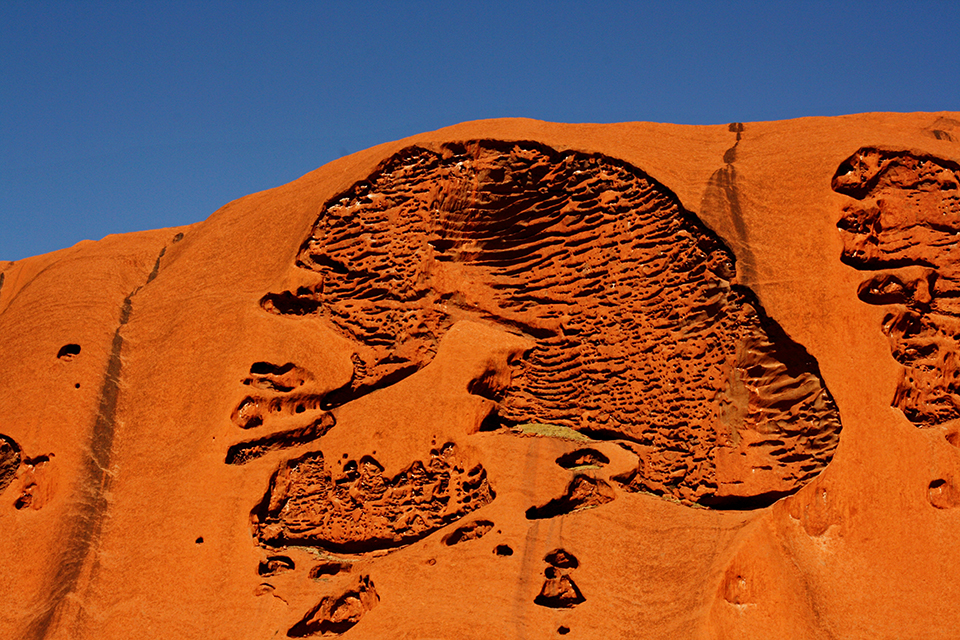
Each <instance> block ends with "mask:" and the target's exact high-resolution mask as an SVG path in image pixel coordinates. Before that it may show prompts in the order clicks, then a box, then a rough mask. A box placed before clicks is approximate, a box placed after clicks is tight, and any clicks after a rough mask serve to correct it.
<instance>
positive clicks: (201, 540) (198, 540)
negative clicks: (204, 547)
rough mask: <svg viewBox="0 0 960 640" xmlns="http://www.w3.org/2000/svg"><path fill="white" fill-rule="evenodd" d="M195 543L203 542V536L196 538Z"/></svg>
mask: <svg viewBox="0 0 960 640" xmlns="http://www.w3.org/2000/svg"><path fill="white" fill-rule="evenodd" d="M197 544H203V536H200V537H199V538H197Z"/></svg>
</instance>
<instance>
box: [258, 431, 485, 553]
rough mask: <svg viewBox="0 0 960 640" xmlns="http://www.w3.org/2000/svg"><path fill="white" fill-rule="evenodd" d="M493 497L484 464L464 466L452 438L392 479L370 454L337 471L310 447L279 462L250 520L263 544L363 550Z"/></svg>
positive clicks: (392, 543)
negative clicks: (311, 450) (303, 452)
mask: <svg viewBox="0 0 960 640" xmlns="http://www.w3.org/2000/svg"><path fill="white" fill-rule="evenodd" d="M493 498H494V492H493V490H492V489H491V487H490V484H489V482H487V472H486V470H485V469H484V468H483V467H482V466H481V465H475V466H474V467H472V468H470V469H469V470H467V468H466V467H465V466H463V462H462V461H461V460H460V458H459V456H458V454H457V451H456V446H455V445H453V444H449V443H448V444H447V445H445V446H443V447H441V448H440V449H435V450H432V451H431V452H430V457H429V459H428V460H427V461H426V464H425V463H424V462H421V461H419V460H418V461H415V462H413V463H412V464H410V465H409V466H408V467H407V468H406V469H404V470H403V471H401V472H400V473H399V474H397V475H396V476H395V477H393V478H390V477H385V476H384V475H383V468H382V467H381V466H380V464H379V463H378V462H377V461H376V460H374V459H373V458H371V457H369V456H365V457H364V458H362V459H361V460H360V461H359V463H357V462H356V461H348V462H347V463H346V464H345V465H344V467H343V468H342V469H339V470H338V469H336V465H331V464H329V463H325V461H324V457H323V454H322V453H321V452H319V451H314V452H311V453H307V454H305V455H303V456H301V457H299V458H295V459H293V460H288V461H286V462H284V463H283V464H281V465H280V468H279V469H278V470H277V472H276V473H275V474H274V475H273V478H272V479H271V481H270V488H269V490H268V491H267V494H266V495H265V496H264V499H263V501H262V502H261V504H260V505H259V506H258V507H257V508H256V509H254V511H253V513H252V514H251V518H252V524H253V530H254V535H255V536H256V538H257V540H258V541H259V542H260V544H261V545H263V546H265V547H283V546H286V545H303V546H315V547H319V548H321V549H325V550H327V551H333V552H337V553H367V552H371V551H379V550H383V549H391V548H396V547H401V546H405V545H407V544H410V543H411V542H415V541H417V540H419V539H421V538H423V537H426V536H428V535H430V534H431V533H433V532H434V531H436V530H438V529H440V528H442V527H445V526H447V525H448V524H450V523H452V522H456V521H457V520H459V519H461V518H463V517H464V516H465V515H467V514H468V513H470V512H472V511H475V510H477V509H479V508H480V507H483V506H484V505H487V504H489V503H490V502H491V501H492V500H493Z"/></svg>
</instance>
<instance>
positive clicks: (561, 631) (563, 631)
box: [557, 626, 570, 636]
mask: <svg viewBox="0 0 960 640" xmlns="http://www.w3.org/2000/svg"><path fill="white" fill-rule="evenodd" d="M557 633H559V634H560V635H562V636H565V635H567V634H568V633H570V627H563V626H561V627H560V628H559V629H557Z"/></svg>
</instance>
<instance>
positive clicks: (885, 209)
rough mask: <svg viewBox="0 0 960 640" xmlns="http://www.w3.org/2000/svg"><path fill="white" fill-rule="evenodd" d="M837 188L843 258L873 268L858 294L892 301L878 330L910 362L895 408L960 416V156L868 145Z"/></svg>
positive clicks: (871, 300)
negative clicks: (844, 199) (842, 199)
mask: <svg viewBox="0 0 960 640" xmlns="http://www.w3.org/2000/svg"><path fill="white" fill-rule="evenodd" d="M833 189H834V190H835V191H837V192H838V193H842V194H844V195H847V196H850V198H852V199H853V202H850V203H848V204H847V205H845V206H844V207H843V212H842V215H841V218H840V221H839V222H838V223H837V228H838V229H839V230H840V235H841V237H842V238H843V253H842V255H841V259H842V260H843V262H844V263H845V264H848V265H850V266H852V267H854V268H856V269H859V270H861V271H871V272H875V274H874V275H872V276H871V277H870V278H868V279H867V280H865V281H864V282H863V283H862V284H861V285H860V288H859V290H858V292H857V293H858V296H859V298H860V299H861V300H863V301H864V302H866V303H868V304H874V305H889V306H890V308H891V311H890V313H888V314H887V316H886V317H885V318H884V320H883V324H882V326H881V329H882V331H883V333H884V334H885V335H886V336H887V338H888V340H889V342H890V351H891V354H892V355H893V358H894V359H895V360H896V361H897V362H899V363H900V364H901V365H903V371H902V375H901V377H900V380H899V383H898V385H897V391H896V394H895V395H894V398H893V402H892V404H893V406H895V407H897V408H898V409H900V410H901V411H902V412H903V414H904V415H905V416H906V417H907V419H908V420H910V421H911V422H913V423H914V424H915V425H917V426H918V427H933V426H936V425H940V424H943V423H944V422H947V421H949V420H953V419H956V418H960V164H957V163H956V162H952V161H949V160H944V159H942V158H936V157H933V156H926V155H920V154H915V153H909V152H905V151H889V150H882V149H876V148H872V147H864V148H861V149H860V150H858V151H857V152H856V153H855V154H853V155H852V156H850V157H849V158H848V159H847V160H845V161H844V162H843V163H841V165H840V167H839V168H838V169H837V172H836V174H835V175H834V178H833Z"/></svg>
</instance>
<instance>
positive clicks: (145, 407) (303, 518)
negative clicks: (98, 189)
mask: <svg viewBox="0 0 960 640" xmlns="http://www.w3.org/2000/svg"><path fill="white" fill-rule="evenodd" d="M958 184H960V114H956V113H954V114H950V113H941V114H908V115H893V114H866V115H858V116H845V117H837V118H809V119H802V120H794V121H788V122H772V123H747V124H742V123H733V124H730V125H724V126H710V127H692V126H677V125H661V124H648V123H626V124H615V125H566V124H550V123H543V122H536V121H530V120H494V121H484V122H474V123H467V124H463V125H458V126H455V127H450V128H447V129H442V130H440V131H435V132H431V133H425V134H422V135H419V136H415V137H413V138H409V139H406V140H401V141H398V142H393V143H388V144H384V145H381V146H379V147H375V148H373V149H369V150H367V151H364V152H361V153H357V154H354V155H352V156H349V157H346V158H342V159H340V160H337V161H336V162H333V163H330V164H328V165H326V166H324V167H321V168H320V169H317V170H316V171H314V172H313V173H310V174H308V175H306V176H304V177H302V178H300V179H299V180H296V181H295V182H292V183H290V184H288V185H285V186H282V187H278V188H276V189H272V190H270V191H265V192H262V193H257V194H253V195H250V196H247V197H245V198H241V199H240V200H237V201H235V202H232V203H230V204H228V205H227V206H225V207H223V208H222V209H220V210H219V211H217V212H216V213H214V214H213V215H212V216H210V218H208V219H207V220H205V221H204V222H200V223H197V224H195V225H191V226H189V227H183V228H179V229H162V230H158V231H150V232H144V233H135V234H128V235H123V236H110V237H108V238H105V239H104V240H101V241H100V242H82V243H80V244H78V245H77V246H75V247H72V248H70V249H65V250H63V251H58V252H55V253H52V254H47V255H43V256H37V257H35V258H29V259H26V260H21V261H18V262H13V263H11V262H0V335H2V336H3V338H2V341H0V358H2V360H0V361H2V362H3V377H2V382H0V416H2V418H0V532H2V536H0V569H2V574H3V579H2V580H0V595H2V601H3V602H4V607H3V608H2V611H0V637H4V638H8V637H9V638H25V639H29V640H41V639H47V638H49V639H53V638H71V639H72V638H79V639H113V638H130V637H141V636H143V637H155V638H204V639H207V638H210V639H213V638H217V639H219V638H223V639H227V638H229V639H237V638H274V637H293V638H298V637H313V636H339V635H343V636H345V637H347V638H388V637H389V638H464V639H467V638H478V639H479V638H484V639H486V638H553V637H558V636H569V637H571V638H664V639H668V638H669V639H675V638H695V639H700V638H702V639H718V638H759V639H763V640H768V639H771V638H798V639H800V638H804V639H806V638H811V639H814V638H816V639H819V638H924V639H929V638H956V637H958V633H960V632H958V631H957V630H958V629H960V614H958V613H957V607H955V606H954V604H955V603H956V602H957V601H958V600H960V573H958V570H957V567H958V566H960V545H958V544H957V540H958V538H960V509H958V508H957V507H958V506H960V450H958V446H960V373H958V370H960V188H958Z"/></svg>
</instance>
